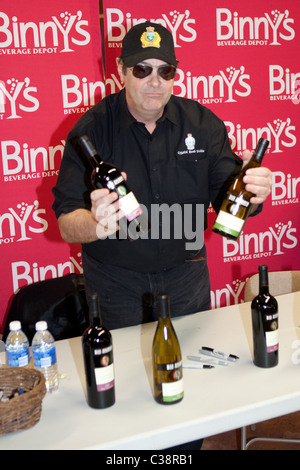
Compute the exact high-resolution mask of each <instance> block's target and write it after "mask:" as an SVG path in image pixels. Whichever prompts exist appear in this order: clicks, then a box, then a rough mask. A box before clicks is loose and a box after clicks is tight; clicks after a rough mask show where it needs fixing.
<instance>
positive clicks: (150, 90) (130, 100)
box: [118, 59, 174, 122]
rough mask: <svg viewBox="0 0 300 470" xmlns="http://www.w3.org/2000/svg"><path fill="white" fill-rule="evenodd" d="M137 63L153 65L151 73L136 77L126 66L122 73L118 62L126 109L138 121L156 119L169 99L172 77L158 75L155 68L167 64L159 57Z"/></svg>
mask: <svg viewBox="0 0 300 470" xmlns="http://www.w3.org/2000/svg"><path fill="white" fill-rule="evenodd" d="M139 64H143V65H151V66H152V67H154V68H153V71H152V73H151V74H150V75H148V76H147V77H145V78H142V79H141V78H136V77H135V76H134V75H133V73H132V68H131V67H128V68H127V70H126V73H125V74H124V73H123V71H122V66H121V64H118V70H119V74H120V78H121V80H122V81H123V82H124V85H125V89H126V100H127V105H128V109H129V111H130V112H131V114H132V115H133V116H134V117H135V118H136V119H137V120H138V121H141V122H146V121H149V120H151V119H155V120H157V119H159V117H160V116H161V115H162V113H163V110H164V107H165V105H166V104H167V102H168V101H169V99H170V96H171V94H172V89H173V83H174V79H172V80H165V79H163V78H162V77H160V76H159V75H158V73H157V68H158V67H159V66H161V65H167V64H166V62H164V61H162V60H160V59H145V60H144V61H142V62H140V63H139Z"/></svg>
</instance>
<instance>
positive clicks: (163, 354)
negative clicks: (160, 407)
mask: <svg viewBox="0 0 300 470" xmlns="http://www.w3.org/2000/svg"><path fill="white" fill-rule="evenodd" d="M157 304H158V324H157V328H156V332H155V335H154V339H153V345H152V364H153V381H154V398H155V400H156V401H157V402H158V403H162V404H172V403H178V402H179V401H181V400H182V398H183V395H184V391H183V375H182V358H181V350H180V345H179V341H178V338H177V335H176V333H175V330H174V327H173V325H172V322H171V318H170V302H169V296H168V295H167V294H161V295H159V296H158V297H157Z"/></svg>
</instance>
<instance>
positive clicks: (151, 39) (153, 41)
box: [141, 26, 161, 48]
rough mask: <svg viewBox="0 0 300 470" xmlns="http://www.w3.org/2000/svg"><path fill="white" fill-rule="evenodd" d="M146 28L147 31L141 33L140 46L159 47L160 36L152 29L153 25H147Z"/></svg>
mask: <svg viewBox="0 0 300 470" xmlns="http://www.w3.org/2000/svg"><path fill="white" fill-rule="evenodd" d="M146 30H147V31H145V32H144V33H143V34H142V35H141V43H142V47H157V48H158V47H160V41H161V37H160V35H159V34H158V33H157V32H156V31H154V28H153V26H148V28H146Z"/></svg>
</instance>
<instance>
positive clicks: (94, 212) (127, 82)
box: [53, 22, 271, 329]
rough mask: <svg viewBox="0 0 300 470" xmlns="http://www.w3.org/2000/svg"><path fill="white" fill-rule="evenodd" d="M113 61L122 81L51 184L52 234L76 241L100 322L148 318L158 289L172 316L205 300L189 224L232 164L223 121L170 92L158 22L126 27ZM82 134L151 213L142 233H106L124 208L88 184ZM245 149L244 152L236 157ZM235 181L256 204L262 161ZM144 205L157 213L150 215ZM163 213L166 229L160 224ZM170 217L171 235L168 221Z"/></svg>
mask: <svg viewBox="0 0 300 470" xmlns="http://www.w3.org/2000/svg"><path fill="white" fill-rule="evenodd" d="M117 66H118V72H119V75H120V79H121V81H122V82H123V83H124V89H123V90H122V91H120V92H119V93H116V94H114V95H110V96H108V97H106V98H104V99H103V100H102V101H101V102H100V103H98V104H97V105H96V106H94V107H93V108H92V109H91V110H89V111H88V112H87V113H86V114H85V115H84V116H83V117H82V118H81V119H80V120H79V121H78V123H77V124H76V125H75V127H74V129H73V130H72V131H71V133H70V134H69V136H68V139H67V143H66V147H65V153H64V156H63V160H62V164H61V170H60V175H59V177H58V181H57V184H56V186H55V188H54V189H53V193H54V196H55V202H54V205H53V208H54V210H55V212H56V215H57V217H58V224H59V228H60V232H61V235H62V237H63V239H64V240H65V241H66V242H69V243H81V244H82V262H83V269H84V275H85V281H86V291H87V292H98V293H99V297H100V304H101V312H102V317H103V323H104V325H105V326H106V327H107V328H109V329H113V328H119V327H124V326H130V325H134V324H139V323H142V322H145V321H152V320H154V319H155V318H156V317H155V315H156V314H155V310H154V309H153V307H154V306H155V304H154V303H153V299H155V297H156V295H157V294H158V293H161V292H165V293H168V294H169V295H170V301H171V314H172V316H173V317H174V316H180V315H185V314H191V313H194V312H197V311H201V310H207V309H209V307H210V282H209V274H208V269H207V264H206V250H205V246H204V244H203V239H202V238H201V240H199V237H197V233H198V232H197V230H199V225H200V226H201V227H200V228H201V231H202V232H203V230H204V229H205V228H206V211H207V208H208V206H209V204H210V202H212V204H213V206H214V208H215V209H216V210H218V209H219V207H220V203H221V201H222V199H223V196H224V192H226V189H227V188H228V186H229V182H230V180H232V178H233V177H234V176H236V175H237V174H238V172H239V170H240V168H241V165H242V160H241V159H240V158H239V157H237V156H236V155H235V154H234V153H233V152H232V150H231V148H230V144H229V140H228V136H227V132H226V128H225V126H224V123H223V122H222V121H221V120H219V119H218V118H217V117H216V116H215V115H214V114H213V113H212V112H211V111H210V110H208V109H207V108H205V107H203V106H201V105H200V104H199V103H196V102H195V101H193V100H188V99H184V98H179V97H176V96H174V95H172V89H173V83H174V77H175V73H176V66H177V60H176V56H175V50H174V44H173V38H172V35H171V33H170V32H169V31H168V30H167V29H166V28H164V27H163V26H161V25H159V24H155V23H150V22H146V23H142V24H138V25H136V26H134V27H132V28H131V29H130V30H129V32H128V33H127V34H126V36H125V37H124V40H123V43H122V53H121V56H120V58H119V59H118V61H117ZM84 134H86V135H88V136H89V138H90V140H91V141H92V143H93V145H94V147H95V148H96V149H97V151H98V153H99V155H100V156H101V158H102V159H103V160H105V161H107V162H110V163H111V164H113V165H115V166H116V167H117V168H119V169H120V170H122V171H124V172H125V174H126V178H127V182H128V184H129V186H130V187H131V188H132V190H133V192H134V194H135V196H136V198H137V200H138V201H139V203H140V204H141V205H142V207H144V208H145V210H146V212H147V215H148V216H149V219H151V229H150V232H149V233H148V235H147V236H146V237H141V238H140V239H138V240H137V241H134V242H130V241H127V240H122V241H121V240H118V239H117V237H116V236H115V234H116V232H117V231H118V220H120V218H121V217H123V215H124V214H123V213H122V211H120V210H119V209H120V206H119V200H118V197H117V194H116V193H115V192H109V190H108V189H104V188H102V189H97V190H93V188H92V186H91V183H90V168H89V165H88V163H85V162H84V161H82V159H81V158H80V156H79V154H78V153H77V151H76V149H75V147H74V146H73V145H72V142H74V140H76V139H77V138H78V137H80V136H82V135H84ZM186 139H188V140H186ZM189 141H191V143H189ZM249 158H250V152H245V153H244V155H243V159H244V161H247V160H248V159H249ZM244 181H245V183H247V187H246V188H247V190H249V191H251V192H253V193H254V194H255V195H256V197H253V199H252V201H251V202H253V204H254V205H255V206H257V205H259V204H261V203H263V201H264V200H265V199H266V198H267V196H268V195H269V193H270V190H271V172H270V170H268V169H267V168H265V167H261V168H256V169H252V170H250V171H249V172H248V173H247V175H246V176H245V179H244ZM199 207H202V208H203V211H202V213H203V218H202V220H201V221H200V220H199V212H197V210H198V209H199ZM160 208H162V210H161V212H160V210H159V209H160ZM168 208H169V209H170V210H169V211H168V210H167V209H168ZM173 208H175V209H176V210H177V216H175V215H174V217H173V216H172V210H171V209H173ZM163 209H164V210H163ZM260 209H261V207H260ZM188 210H191V212H188ZM153 213H156V214H160V215H161V216H162V217H156V219H155V218H154V219H153V218H152V217H151V215H153ZM178 213H179V214H180V215H179V216H178ZM186 214H188V215H189V214H190V217H188V216H186ZM176 217H177V218H176ZM178 217H179V219H178ZM166 218H168V224H169V225H168V226H169V229H170V230H169V231H167V236H166V235H164V233H163V228H162V225H163V224H164V223H165V221H166ZM175 219H176V220H175ZM153 220H154V222H153ZM178 220H179V222H181V223H182V224H183V226H182V227H181V228H182V231H181V232H182V235H181V236H178V232H176V230H175V229H176V227H175V226H176V223H177V222H178ZM188 224H192V226H191V227H192V228H191V227H190V228H189V230H187V225H188ZM191 233H193V234H195V239H194V240H192V242H193V243H191V237H190V234H191ZM157 234H159V235H157ZM216 236H217V235H216ZM153 312H154V313H153Z"/></svg>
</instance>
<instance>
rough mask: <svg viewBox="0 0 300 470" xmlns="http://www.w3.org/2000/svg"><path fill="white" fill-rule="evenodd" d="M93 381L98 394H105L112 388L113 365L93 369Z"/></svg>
mask: <svg viewBox="0 0 300 470" xmlns="http://www.w3.org/2000/svg"><path fill="white" fill-rule="evenodd" d="M95 379H96V386H97V391H98V392H105V391H106V390H110V389H111V388H113V387H114V365H113V364H110V365H109V366H106V367H97V368H95Z"/></svg>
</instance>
